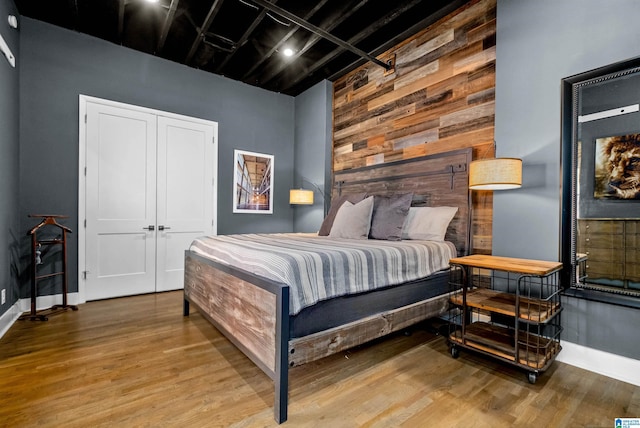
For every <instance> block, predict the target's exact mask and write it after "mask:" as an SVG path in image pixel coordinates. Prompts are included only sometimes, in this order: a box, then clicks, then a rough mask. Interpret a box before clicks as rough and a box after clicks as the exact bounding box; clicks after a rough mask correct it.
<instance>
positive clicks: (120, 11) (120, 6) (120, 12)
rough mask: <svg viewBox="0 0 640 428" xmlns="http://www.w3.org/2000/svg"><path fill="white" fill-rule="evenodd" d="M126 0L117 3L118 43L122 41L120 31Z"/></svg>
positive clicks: (121, 29) (121, 30)
mask: <svg viewBox="0 0 640 428" xmlns="http://www.w3.org/2000/svg"><path fill="white" fill-rule="evenodd" d="M126 3H127V1H126V0H120V2H119V4H118V43H122V33H123V31H124V6H125V4H126Z"/></svg>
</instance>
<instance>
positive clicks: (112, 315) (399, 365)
mask: <svg viewBox="0 0 640 428" xmlns="http://www.w3.org/2000/svg"><path fill="white" fill-rule="evenodd" d="M428 327H429V326H428V325H426V324H421V325H418V326H416V327H415V328H413V329H411V335H404V334H394V335H391V336H389V337H387V338H385V339H382V340H378V341H375V342H373V343H372V344H369V345H366V346H362V347H359V348H356V349H353V350H351V351H349V352H346V353H341V354H337V355H334V356H331V357H328V358H325V359H323V360H320V361H316V362H313V363H310V364H307V365H304V366H301V367H297V368H295V369H293V370H292V371H291V373H290V396H289V397H290V398H289V400H290V405H289V420H288V421H287V422H286V423H285V424H284V425H283V426H290V427H299V426H302V427H393V426H406V427H414V426H416V427H417V426H420V427H425V426H428V427H431V426H447V427H536V428H541V427H612V426H614V422H613V421H614V418H616V417H640V388H638V387H636V386H633V385H630V384H627V383H624V382H619V381H616V380H613V379H610V378H606V377H604V376H600V375H597V374H594V373H591V372H587V371H585V370H581V369H578V368H576V367H573V366H569V365H566V364H563V363H560V362H555V363H554V364H553V365H552V367H551V368H550V369H549V370H548V371H547V372H546V373H544V374H543V375H541V376H540V377H539V379H538V382H537V383H536V384H535V385H530V384H529V383H528V382H527V379H526V375H525V373H524V372H522V371H520V370H518V369H517V368H514V367H510V366H504V365H501V364H499V363H497V362H495V361H493V360H490V359H486V358H484V357H481V356H479V355H474V354H471V353H468V352H464V351H463V352H461V356H460V358H458V359H453V358H452V357H451V356H450V355H449V353H448V349H447V345H446V343H445V340H444V339H443V338H442V337H440V336H437V335H434V334H432V333H430V332H429V330H430V329H429V328H428ZM272 406H273V384H272V382H271V380H270V379H269V378H268V377H267V376H266V375H264V374H263V373H262V372H261V371H260V369H258V368H257V367H256V366H254V365H253V363H251V362H250V361H249V360H248V359H247V358H246V357H244V356H243V355H242V354H241V353H240V352H239V351H238V350H237V349H236V348H235V347H234V346H233V345H231V343H230V342H228V341H227V340H226V339H225V338H224V337H223V336H222V335H221V334H220V333H218V331H217V330H216V329H215V328H213V327H212V326H211V325H210V324H209V323H208V322H207V321H206V320H205V319H204V318H203V317H201V316H200V315H199V314H197V313H194V311H193V310H192V314H191V316H190V317H188V318H186V317H183V316H182V292H168V293H161V294H152V295H144V296H135V297H127V298H122V299H113V300H106V301H100V302H90V303H87V304H84V305H81V306H80V310H79V311H78V312H71V311H69V312H66V313H60V314H56V315H54V316H51V317H50V318H49V321H46V322H40V321H18V322H16V324H15V325H14V326H12V327H11V329H10V330H9V331H8V332H7V333H6V334H5V336H4V337H3V338H2V339H0V426H6V427H35V426H38V427H59V426H65V427H89V426H91V427H96V426H110V427H115V426H117V427H141V426H148V427H173V426H193V427H227V426H232V427H267V426H275V422H274V420H273V409H272Z"/></svg>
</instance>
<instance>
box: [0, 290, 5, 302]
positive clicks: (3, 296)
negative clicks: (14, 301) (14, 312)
mask: <svg viewBox="0 0 640 428" xmlns="http://www.w3.org/2000/svg"><path fill="white" fill-rule="evenodd" d="M0 300H2V303H0V304H1V305H4V302H6V301H7V290H6V289H5V288H3V289H2V297H1V298H0Z"/></svg>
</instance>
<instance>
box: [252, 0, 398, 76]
mask: <svg viewBox="0 0 640 428" xmlns="http://www.w3.org/2000/svg"><path fill="white" fill-rule="evenodd" d="M251 1H252V2H253V3H256V4H257V5H259V6H262V7H264V8H266V9H269V10H270V11H272V12H274V13H277V14H278V15H280V16H282V17H283V18H286V19H288V20H289V21H291V22H293V23H294V24H297V25H299V26H301V27H302V28H304V29H305V30H308V31H311V32H312V33H315V34H317V35H319V36H320V37H323V38H325V39H327V40H329V41H330V42H332V43H335V44H336V45H338V46H340V47H342V48H344V49H347V50H348V51H351V52H353V53H354V54H356V55H358V56H359V57H362V58H364V59H367V60H368V61H371V62H372V63H374V64H376V65H379V66H380V67H382V68H384V69H385V70H388V69H389V68H390V66H389V65H388V64H386V63H384V62H382V61H380V60H379V59H378V58H375V57H373V56H371V55H369V54H368V53H366V52H365V51H363V50H361V49H358V48H356V47H355V46H353V45H350V44H349V43H347V42H345V41H344V40H342V39H339V38H337V37H335V36H334V35H332V34H331V33H328V32H327V31H325V30H323V29H322V28H320V27H316V26H315V25H313V24H312V23H310V22H307V21H305V20H304V19H302V18H299V17H298V16H296V15H294V14H293V13H291V12H288V11H286V10H284V9H282V8H281V7H279V6H276V5H274V4H271V3H269V2H268V1H266V0H251Z"/></svg>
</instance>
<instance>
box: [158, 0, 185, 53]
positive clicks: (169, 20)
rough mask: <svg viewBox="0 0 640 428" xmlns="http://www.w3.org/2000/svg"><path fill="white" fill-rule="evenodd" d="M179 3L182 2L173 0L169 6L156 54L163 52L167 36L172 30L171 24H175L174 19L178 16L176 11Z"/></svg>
mask: <svg viewBox="0 0 640 428" xmlns="http://www.w3.org/2000/svg"><path fill="white" fill-rule="evenodd" d="M179 2H180V0H171V5H170V6H169V11H168V12H167V17H166V18H165V19H164V24H163V25H162V32H161V33H160V39H159V40H158V46H157V47H156V53H159V52H162V48H163V47H164V42H165V41H166V40H167V35H168V34H169V29H170V28H171V24H172V23H173V18H174V16H175V14H176V9H177V8H178V3H179Z"/></svg>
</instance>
